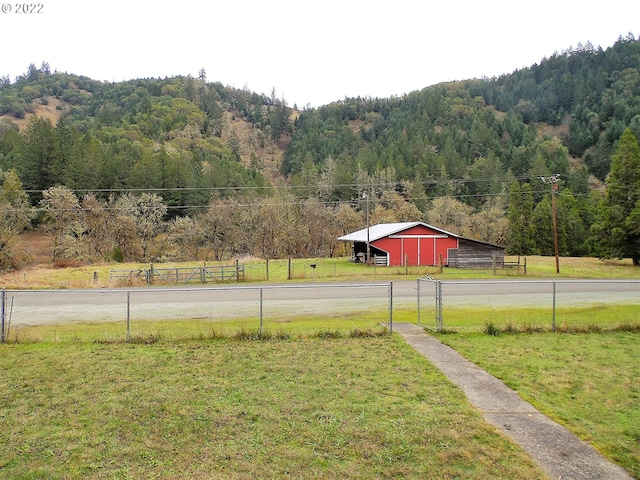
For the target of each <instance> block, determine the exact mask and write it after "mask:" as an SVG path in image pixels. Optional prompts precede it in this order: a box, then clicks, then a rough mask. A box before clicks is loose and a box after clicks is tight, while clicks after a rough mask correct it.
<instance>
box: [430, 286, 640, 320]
mask: <svg viewBox="0 0 640 480" xmlns="http://www.w3.org/2000/svg"><path fill="white" fill-rule="evenodd" d="M417 292H418V299H417V303H418V323H420V324H421V325H424V326H426V327H428V328H432V329H434V330H436V331H443V330H444V331H446V330H449V329H451V330H478V329H485V328H487V326H496V327H498V328H502V329H505V330H508V329H511V328H513V329H514V330H524V331H527V330H531V329H545V330H549V329H550V330H556V329H567V330H571V329H589V328H592V327H595V328H597V327H603V328H604V327H606V326H608V325H622V324H631V325H638V324H640V280H516V281H493V280H477V281H440V280H433V279H430V278H421V279H419V280H418V284H417Z"/></svg>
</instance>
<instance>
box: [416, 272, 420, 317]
mask: <svg viewBox="0 0 640 480" xmlns="http://www.w3.org/2000/svg"><path fill="white" fill-rule="evenodd" d="M416 282H417V287H416V290H417V291H418V325H420V279H418V280H416Z"/></svg>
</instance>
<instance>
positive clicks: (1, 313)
mask: <svg viewBox="0 0 640 480" xmlns="http://www.w3.org/2000/svg"><path fill="white" fill-rule="evenodd" d="M0 302H2V306H1V307H0V316H1V317H2V327H1V328H0V330H1V331H2V334H1V335H0V337H1V338H0V341H1V342H2V343H5V342H6V338H5V334H4V325H5V311H4V309H5V305H6V304H7V291H6V290H5V289H4V288H3V289H2V298H0Z"/></svg>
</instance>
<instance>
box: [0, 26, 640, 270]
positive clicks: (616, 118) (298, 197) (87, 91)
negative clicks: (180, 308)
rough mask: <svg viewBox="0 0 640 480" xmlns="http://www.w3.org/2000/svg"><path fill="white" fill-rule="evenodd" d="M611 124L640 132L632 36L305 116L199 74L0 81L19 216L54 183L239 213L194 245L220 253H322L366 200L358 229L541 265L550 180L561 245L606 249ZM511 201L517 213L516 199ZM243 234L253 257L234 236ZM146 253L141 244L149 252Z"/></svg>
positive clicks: (179, 214) (195, 214)
mask: <svg viewBox="0 0 640 480" xmlns="http://www.w3.org/2000/svg"><path fill="white" fill-rule="evenodd" d="M625 129H629V130H630V132H631V133H632V136H635V137H636V139H637V138H640V41H638V40H636V39H635V38H633V37H632V36H631V35H629V36H627V37H626V38H622V37H620V38H619V39H618V41H617V42H616V43H615V44H614V45H613V46H612V47H611V48H608V49H606V50H602V49H595V48H594V47H593V46H592V45H590V44H587V45H578V47H577V48H575V49H570V50H567V51H564V52H562V53H561V54H558V53H554V54H553V55H551V56H550V57H548V58H545V59H542V61H541V62H540V63H539V64H536V65H532V66H531V67H528V68H524V69H522V70H518V71H515V72H513V73H510V74H505V75H502V76H500V77H498V78H484V79H472V80H466V81H460V82H449V83H442V84H438V85H432V86H428V87H426V88H424V89H423V90H420V91H415V92H412V93H410V94H407V95H403V96H402V97H392V98H386V99H384V98H347V99H343V100H340V101H336V102H334V103H331V104H329V105H325V106H322V107H320V108H314V109H305V110H303V111H297V110H296V109H295V108H292V107H290V106H289V105H288V104H287V102H286V100H285V99H279V98H277V97H276V95H275V91H274V92H273V93H272V95H271V96H265V95H259V94H256V93H254V92H251V91H248V90H246V89H244V90H239V89H235V88H230V87H226V86H223V85H222V84H220V83H219V82H215V81H214V82H211V81H208V80H207V78H206V72H204V71H201V72H199V74H198V77H197V78H196V77H192V76H190V75H187V76H179V77H171V78H164V79H160V78H158V79H153V78H149V79H137V80H131V81H127V82H119V83H106V82H98V81H95V80H92V79H90V78H87V77H83V76H79V75H72V74H68V73H61V72H56V71H53V72H52V71H51V69H50V68H49V66H48V65H47V64H46V63H43V65H42V66H41V67H40V68H37V67H36V66H34V65H30V66H29V68H28V71H27V72H26V73H25V74H24V75H22V76H19V77H18V78H16V79H15V80H13V81H11V79H8V78H2V79H0V168H1V169H2V171H3V172H8V171H10V170H12V169H14V170H15V172H16V174H17V175H18V177H19V181H20V182H21V184H22V187H23V188H24V190H25V191H26V192H27V193H28V196H29V200H30V202H31V204H32V205H37V204H38V203H39V202H40V200H41V199H42V198H43V195H44V193H43V192H46V191H47V190H48V189H50V188H51V187H53V186H57V185H62V186H64V187H66V188H67V189H69V190H70V192H71V193H70V195H72V196H74V197H77V199H84V198H85V197H86V195H87V193H88V192H91V193H92V197H91V198H90V199H89V200H91V201H92V202H98V203H100V204H101V208H105V209H107V210H110V209H113V208H116V207H115V202H116V201H117V199H118V197H120V196H122V195H123V194H124V193H125V192H127V193H131V194H139V193H141V192H147V193H154V194H157V195H158V196H159V198H160V200H161V201H162V202H163V203H164V206H165V207H166V214H165V216H164V219H165V220H167V221H170V220H173V219H176V218H185V221H202V222H205V223H206V222H211V215H213V214H212V213H209V219H206V218H204V217H203V218H200V215H201V214H202V213H203V212H205V211H206V210H207V209H216V208H218V207H220V209H218V210H219V211H217V212H216V215H218V214H219V213H220V212H221V211H225V212H229V211H233V212H235V214H234V215H232V216H231V217H230V218H226V219H225V222H226V223H225V225H226V228H227V229H229V230H234V231H236V230H237V232H244V233H234V235H230V234H229V233H228V232H226V234H225V235H223V236H221V235H218V234H216V235H218V236H216V238H215V240H207V241H208V242H209V245H210V244H212V243H214V244H217V243H220V242H222V243H220V245H221V246H220V247H217V248H216V253H215V256H216V257H218V256H219V255H225V254H226V255H229V254H232V252H233V253H234V254H238V253H242V254H243V253H251V254H260V255H264V256H271V257H273V256H278V255H283V254H285V252H287V253H288V254H293V253H295V254H296V255H302V256H305V255H322V254H333V252H334V251H335V248H336V246H335V241H334V240H332V238H333V239H335V236H338V235H340V234H341V232H342V233H344V232H346V231H349V230H350V229H352V228H355V227H360V226H361V225H362V223H363V221H364V218H363V215H364V203H363V202H362V198H363V193H364V192H368V193H369V195H368V196H367V198H369V202H370V203H371V205H370V206H371V218H370V221H371V222H389V221H404V220H423V221H427V222H431V223H434V224H437V225H438V226H439V227H441V228H444V229H447V230H450V231H454V232H456V233H459V234H461V235H465V236H468V237H470V238H476V239H479V240H482V241H486V242H490V243H499V244H509V245H511V246H512V247H513V248H512V251H514V252H518V253H537V254H550V253H552V252H553V242H554V241H553V238H552V237H553V232H552V230H551V228H552V227H551V190H550V187H549V185H548V184H546V183H545V181H546V180H548V179H550V178H552V177H553V178H554V179H555V181H557V183H558V184H559V189H558V193H559V196H558V216H559V217H560V218H559V221H560V226H561V228H560V230H559V232H557V233H558V235H559V237H560V238H559V244H560V249H561V251H562V252H563V253H564V254H568V255H573V256H580V255H602V256H604V255H605V254H609V253H606V252H608V251H609V250H607V249H603V247H602V239H596V238H592V237H591V232H592V227H593V226H594V225H595V224H597V223H598V222H599V220H598V218H599V217H598V216H599V215H601V213H599V212H601V211H602V208H601V202H602V201H603V198H604V197H603V192H604V182H605V180H606V179H607V176H608V174H609V171H610V169H611V164H612V158H613V156H614V153H615V152H616V150H617V148H618V147H619V143H620V138H621V136H622V134H623V132H624V131H625ZM521 187H522V188H523V189H524V190H520V188H521ZM514 188H515V190H514ZM516 192H520V193H516ZM520 194H522V195H527V196H529V195H530V196H531V203H530V204H529V203H527V205H526V206H523V205H519V206H517V205H514V202H515V200H516V199H517V195H520ZM94 197H95V198H94ZM268 199H270V200H268ZM225 202H226V203H225ZM229 205H233V207H230V206H229ZM272 208H273V209H275V211H273V212H271V211H270V209H272ZM514 208H525V210H526V212H524V213H522V212H521V213H520V218H521V219H522V218H526V220H527V222H532V224H533V225H532V226H530V227H529V226H528V227H527V228H528V230H526V233H517V231H518V228H519V227H518V225H517V224H518V223H522V220H519V221H516V216H515V213H514V210H513V209H514ZM261 209H262V210H264V211H262V213H260V212H261ZM245 210H246V211H245ZM212 211H213V210H209V212H212ZM241 212H244V213H242V215H241ZM510 215H511V217H510ZM270 216H271V217H270ZM276 217H278V218H276ZM37 222H39V220H38V219H36V226H37ZM263 223H264V226H263V227H261V226H260V225H262V224H263ZM329 224H330V225H329ZM291 225H295V226H296V227H297V228H298V231H297V232H295V233H294V232H292V227H291ZM603 225H604V224H603ZM276 226H277V228H276ZM161 227H163V229H165V230H166V229H167V228H168V225H162V226H161ZM83 228H85V227H83ZM184 228H186V227H184ZM260 228H268V229H269V234H268V235H266V236H265V235H264V234H263V235H261V236H260V231H259V230H260ZM278 229H279V230H278ZM161 230H162V229H161ZM301 231H302V233H301ZM599 231H601V232H602V231H603V229H602V228H600V230H599ZM83 232H84V233H83ZM247 232H250V233H247ZM522 232H525V230H522ZM336 233H337V235H336ZM85 234H86V231H84V230H81V232H80V233H78V232H74V233H72V234H70V235H72V236H71V240H72V239H73V238H74V237H75V238H77V237H78V236H80V237H81V238H83V237H82V236H83V235H85ZM249 234H250V235H257V236H259V237H260V242H261V246H260V247H257V246H256V245H255V241H253V242H252V241H249V240H248V239H247V238H245V239H244V240H242V241H241V240H239V239H238V238H237V235H245V236H246V235H249ZM110 235H115V234H114V233H112V234H110ZM523 235H524V236H533V241H531V242H524V243H522V242H523V240H522V238H523ZM292 236H293V237H295V238H296V240H295V241H293V240H290V239H291V238H293V237H292ZM323 236H324V237H326V238H324V239H320V237H323ZM116 237H117V236H115V237H114V238H116ZM266 237H268V238H269V241H268V242H267V241H266V240H265V238H266ZM516 237H517V238H520V246H518V247H516V246H515V245H516V242H515V240H514V239H515V238H516ZM230 238H233V239H234V240H233V246H232V247H231V246H230V245H231V243H229V242H231V240H229V239H230ZM287 239H288V240H287ZM254 240H255V239H254ZM113 241H116V240H113ZM194 241H195V240H194ZM198 241H199V242H201V243H202V242H204V240H198ZM224 242H227V243H224ZM146 243H147V241H146V240H144V241H142V246H141V247H139V248H138V247H136V248H137V250H141V251H144V252H147V246H146ZM205 243H206V242H205ZM223 243H224V245H222V244H223ZM524 244H526V247H522V245H524ZM72 250H73V249H72ZM101 250H102V253H101V255H106V253H105V252H106V251H107V249H106V247H101ZM160 250H161V252H160V253H158V255H160V256H166V255H169V253H168V252H166V251H165V249H164V248H161V249H160ZM177 250H181V251H183V253H182V254H183V255H184V254H186V253H184V251H199V250H202V249H201V247H199V246H198V247H185V246H184V245H182V246H180V247H175V248H173V250H172V251H171V254H170V255H172V256H174V255H177V253H176V251H177ZM225 252H226V253H225ZM76 253H77V252H76ZM85 254H86V252H85ZM69 255H71V253H69ZM131 255H133V256H134V257H135V256H136V255H137V254H135V255H134V254H133V253H132V254H131ZM145 255H146V253H145Z"/></svg>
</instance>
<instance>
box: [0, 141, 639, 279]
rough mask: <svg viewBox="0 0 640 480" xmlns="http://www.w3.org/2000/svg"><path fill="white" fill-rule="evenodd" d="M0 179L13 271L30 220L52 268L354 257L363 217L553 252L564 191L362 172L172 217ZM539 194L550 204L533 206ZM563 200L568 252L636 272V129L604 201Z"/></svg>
mask: <svg viewBox="0 0 640 480" xmlns="http://www.w3.org/2000/svg"><path fill="white" fill-rule="evenodd" d="M1 180H2V182H1V185H0V212H1V213H2V217H1V218H0V246H1V248H0V252H2V255H1V256H0V266H1V267H2V268H3V269H5V270H7V269H11V268H17V267H18V266H19V265H20V261H21V259H20V252H19V251H17V250H16V249H15V245H16V237H17V235H18V234H19V233H20V232H22V231H24V229H26V228H29V227H30V226H32V225H33V224H34V222H35V223H37V224H39V225H40V226H41V228H42V229H43V231H44V232H45V234H46V235H47V236H48V237H49V238H50V241H51V245H52V247H51V250H52V261H61V260H75V261H78V260H79V261H87V262H91V261H105V260H108V261H118V262H121V261H167V260H176V261H180V260H223V259H227V258H232V257H238V256H243V255H251V256H257V257H261V258H279V257H286V256H293V257H297V258H301V257H333V256H336V255H347V254H349V253H350V252H349V250H348V248H349V247H348V246H347V245H344V244H341V243H339V242H338V241H337V238H338V237H339V236H341V235H344V234H346V233H349V232H351V231H353V230H356V229H360V228H363V227H364V225H365V222H366V218H365V212H367V211H368V212H369V222H370V224H372V225H373V224H377V223H388V222H399V221H425V222H427V223H430V224H432V225H434V226H437V227H438V228H442V229H445V230H449V231H453V232H455V233H458V234H460V235H462V236H465V237H468V238H473V239H477V240H481V241H485V242H488V243H494V244H501V245H506V246H507V250H508V253H510V254H518V255H533V254H540V255H553V254H554V231H553V226H552V211H551V195H554V194H556V193H554V192H553V191H551V190H550V189H549V188H545V191H535V190H534V189H533V186H532V185H531V184H530V183H524V184H521V182H520V181H518V180H514V181H513V182H512V183H511V185H510V186H509V189H508V191H506V192H504V193H503V194H501V195H496V196H494V197H491V198H489V199H487V200H486V202H485V203H484V204H483V207H482V208H481V209H479V210H476V209H474V208H473V207H471V206H470V205H469V204H468V203H465V202H464V201H462V199H458V198H454V197H452V196H442V197H437V198H429V199H428V198H427V197H423V198H416V197H412V196H411V195H412V194H411V193H410V192H415V189H414V188H413V187H412V185H410V184H407V183H403V182H400V181H398V179H397V178H396V177H395V174H394V172H393V170H392V169H390V170H387V171H386V172H384V175H382V174H380V175H378V176H376V177H371V176H369V175H368V174H367V173H366V172H364V171H359V172H357V173H356V174H354V178H353V182H352V183H351V184H349V185H348V188H351V189H352V190H353V194H354V195H353V197H354V199H353V200H352V201H337V202H335V201H330V200H327V194H326V191H327V190H328V189H330V188H328V187H327V186H325V187H323V186H322V185H320V184H313V183H308V184H304V185H299V186H298V188H295V187H283V188H280V189H276V190H275V191H274V192H273V193H272V194H271V195H269V196H264V195H262V196H258V195H255V194H252V193H246V192H245V193H244V194H243V195H236V196H234V197H229V196H226V197H223V196H221V195H217V196H214V197H213V198H211V200H210V201H209V202H208V203H207V205H206V206H202V207H201V208H200V210H199V211H198V212H195V213H192V214H189V215H181V216H175V217H173V218H170V217H168V216H167V210H168V205H167V204H166V203H165V201H164V200H163V198H162V197H161V196H160V195H158V194H156V193H152V192H142V193H139V192H132V191H127V192H124V193H121V194H119V195H114V194H112V195H110V196H109V197H108V198H107V199H104V200H103V199H101V198H100V197H99V196H98V195H96V194H95V193H91V192H88V193H84V194H82V195H81V196H78V195H77V192H74V191H73V190H71V189H70V188H69V187H66V186H54V187H50V188H48V189H47V190H44V191H43V192H42V194H41V197H42V198H41V200H40V201H39V204H38V205H37V206H35V207H34V206H31V203H30V201H29V197H28V195H27V193H26V191H25V190H24V188H23V187H22V183H21V181H20V178H19V177H18V175H17V173H16V172H15V170H10V171H7V172H3V173H2V175H1ZM556 180H557V183H558V184H561V183H562V179H561V178H557V179H556ZM545 185H546V184H545ZM323 189H324V191H325V195H324V196H323V195H322V191H323ZM364 193H366V194H367V195H363V194H364ZM414 194H415V193H414ZM536 196H541V197H542V200H540V201H539V202H537V204H536V202H535V197H536ZM419 201H424V202H427V206H426V209H425V212H424V213H423V212H422V211H421V210H420V209H419V208H418V207H417V206H416V202H419ZM556 203H557V218H558V238H559V248H560V254H561V255H563V256H580V255H596V256H600V257H619V258H623V257H630V258H632V259H633V262H634V265H638V264H639V263H640V147H639V146H638V140H637V138H636V137H635V136H634V135H633V133H632V132H631V130H630V129H627V130H625V132H624V134H623V136H622V138H621V141H620V143H619V146H618V149H617V150H616V152H615V154H614V156H613V159H612V172H611V175H610V176H609V180H608V183H607V191H606V195H602V194H599V193H598V192H596V191H592V192H590V193H589V195H587V196H586V197H582V198H576V197H575V196H574V195H573V194H572V193H571V191H570V190H569V189H568V188H567V187H563V188H561V189H558V193H557V202H556Z"/></svg>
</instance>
